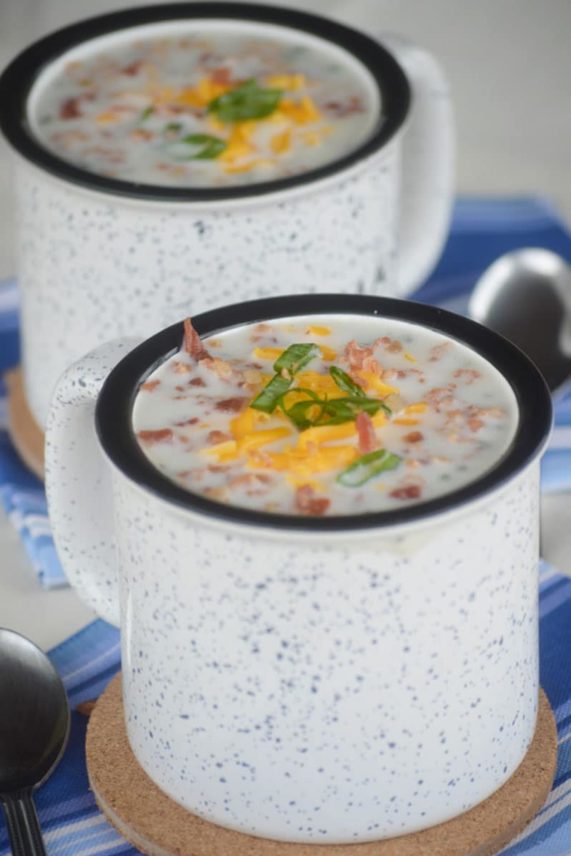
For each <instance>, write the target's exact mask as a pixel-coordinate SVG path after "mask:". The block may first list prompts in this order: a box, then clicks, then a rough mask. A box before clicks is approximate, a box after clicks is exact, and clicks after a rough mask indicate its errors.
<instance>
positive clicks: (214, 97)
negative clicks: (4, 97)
mask: <svg viewBox="0 0 571 856" xmlns="http://www.w3.org/2000/svg"><path fill="white" fill-rule="evenodd" d="M189 26H191V25H189V24H188V23H186V24H185V23H184V22H181V23H180V25H179V26H178V27H177V28H176V29H175V30H173V28H172V25H171V29H170V30H169V29H167V30H166V31H165V34H164V35H161V36H160V37H159V36H158V35H155V36H154V37H146V38H145V37H141V36H139V37H138V38H136V37H135V36H134V35H133V34H132V35H131V36H130V38H128V39H126V37H124V36H123V37H122V38H120V39H117V38H116V39H115V40H114V41H111V42H105V43H104V44H105V45H107V47H106V48H105V49H103V47H102V48H100V49H99V50H97V49H96V48H89V49H84V50H83V51H79V52H78V51H76V52H74V53H73V54H70V55H69V57H68V59H67V61H61V62H60V63H59V65H58V66H57V68H56V69H55V70H52V71H51V72H50V73H48V74H47V76H46V78H45V79H44V82H43V83H41V84H40V85H39V88H38V89H37V91H36V92H34V93H33V98H32V100H31V103H32V108H31V114H32V115H31V121H32V126H33V128H34V130H35V132H36V134H37V136H38V137H39V138H40V140H41V142H42V143H43V144H44V145H45V146H46V147H47V148H49V149H51V150H52V151H53V152H54V153H56V154H57V155H59V156H60V157H63V158H65V159H66V160H68V161H70V162H71V163H73V164H75V165H77V166H79V167H82V168H83V169H86V170H89V171H90V172H93V173H97V174H100V175H105V176H111V177H114V178H119V179H125V180H128V181H133V182H143V183H145V184H154V185H170V186H181V187H186V186H188V187H224V186H227V185H236V184H248V183H254V182H260V181H269V180H274V179H279V178H285V177H288V176H293V175H297V174H299V173H303V172H306V171H308V170H312V169H315V168H317V167H319V166H322V165H324V164H327V163H329V162H331V161H335V160H337V159H339V158H340V157H342V156H343V155H346V154H347V153H349V152H350V151H352V150H353V149H355V148H356V147H357V146H358V145H359V144H361V143H362V142H363V141H364V140H365V139H366V138H367V137H368V136H369V135H370V134H371V132H372V131H373V129H374V128H375V126H376V125H378V122H379V117H380V104H379V96H378V93H377V91H376V88H375V86H374V84H373V83H372V79H371V78H370V76H369V75H368V73H367V72H366V71H365V69H364V68H363V67H362V66H361V65H360V64H359V63H357V61H356V60H354V59H352V58H351V57H350V56H349V54H346V53H345V52H344V51H342V50H341V49H340V48H334V47H332V46H326V45H325V43H321V42H320V41H319V40H317V39H315V38H311V37H309V36H302V35H301V34H297V35H296V34H295V31H287V30H284V31H283V32H284V35H282V36H280V37H279V38H278V37H277V36H276V35H274V34H275V33H278V32H279V28H276V27H273V28H271V29H269V31H268V32H269V33H270V34H268V33H265V32H264V31H258V30H256V29H255V28H254V29H252V30H251V32H250V34H248V29H247V28H244V26H242V27H241V28H238V29H236V28H234V29H233V30H231V31H230V30H228V29H226V30H225V29H221V28H220V26H218V27H215V26H214V25H212V24H210V25H208V22H205V23H204V24H202V25H201V28H200V31H199V30H198V29H197V25H196V24H193V25H192V27H194V29H190V30H189V29H188V28H189ZM226 26H227V25H226ZM94 44H95V45H97V44H98V43H94Z"/></svg>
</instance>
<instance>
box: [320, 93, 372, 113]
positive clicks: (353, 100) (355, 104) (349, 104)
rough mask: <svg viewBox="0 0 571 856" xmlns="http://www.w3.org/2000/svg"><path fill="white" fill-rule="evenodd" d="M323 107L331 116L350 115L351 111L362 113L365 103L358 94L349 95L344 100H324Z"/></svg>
mask: <svg viewBox="0 0 571 856" xmlns="http://www.w3.org/2000/svg"><path fill="white" fill-rule="evenodd" d="M323 109H324V110H326V111H327V112H328V113H331V114H332V115H333V116H341V117H343V116H350V115H351V113H363V111H364V110H365V105H364V104H363V102H362V100H361V98H359V96H358V95H351V97H350V98H348V99H346V100H345V101H326V102H325V104H324V105H323Z"/></svg>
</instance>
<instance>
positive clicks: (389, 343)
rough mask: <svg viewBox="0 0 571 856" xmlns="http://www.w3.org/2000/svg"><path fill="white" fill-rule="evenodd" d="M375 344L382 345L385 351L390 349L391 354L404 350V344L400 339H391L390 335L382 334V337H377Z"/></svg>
mask: <svg viewBox="0 0 571 856" xmlns="http://www.w3.org/2000/svg"><path fill="white" fill-rule="evenodd" d="M375 345H382V347H383V348H384V349H385V351H388V352H389V353H390V354H398V353H399V351H402V345H401V343H400V342H399V341H398V339H391V337H390V336H382V337H381V338H380V339H377V341H376V342H375ZM373 347H374V345H373Z"/></svg>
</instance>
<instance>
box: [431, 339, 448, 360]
mask: <svg viewBox="0 0 571 856" xmlns="http://www.w3.org/2000/svg"><path fill="white" fill-rule="evenodd" d="M451 345H452V342H442V344H441V345H434V347H432V348H431V349H430V351H429V354H430V356H429V358H428V362H429V363H437V362H438V361H439V360H440V359H442V357H443V356H444V354H445V353H446V351H447V350H448V348H450V347H451Z"/></svg>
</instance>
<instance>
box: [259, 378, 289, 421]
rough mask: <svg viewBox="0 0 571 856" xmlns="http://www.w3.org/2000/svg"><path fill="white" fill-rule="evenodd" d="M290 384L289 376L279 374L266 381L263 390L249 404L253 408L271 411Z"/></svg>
mask: <svg viewBox="0 0 571 856" xmlns="http://www.w3.org/2000/svg"><path fill="white" fill-rule="evenodd" d="M290 386H291V378H287V377H282V376H281V375H279V374H276V375H274V376H273V378H272V379H271V380H270V381H268V383H267V384H266V385H265V387H264V388H263V390H262V391H261V392H260V393H259V395H257V396H256V397H255V399H254V400H253V401H252V403H251V404H250V407H253V408H254V410H262V411H263V412H264V413H273V412H274V410H275V409H276V407H277V405H278V403H279V401H280V399H281V397H282V396H283V394H284V392H287V391H288V389H289V388H290Z"/></svg>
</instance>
